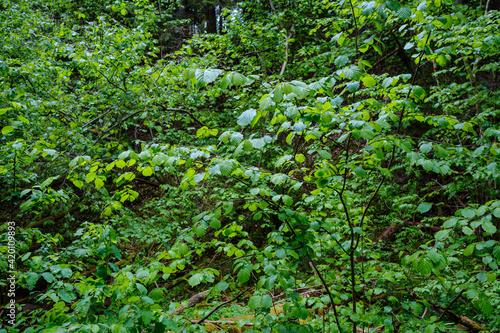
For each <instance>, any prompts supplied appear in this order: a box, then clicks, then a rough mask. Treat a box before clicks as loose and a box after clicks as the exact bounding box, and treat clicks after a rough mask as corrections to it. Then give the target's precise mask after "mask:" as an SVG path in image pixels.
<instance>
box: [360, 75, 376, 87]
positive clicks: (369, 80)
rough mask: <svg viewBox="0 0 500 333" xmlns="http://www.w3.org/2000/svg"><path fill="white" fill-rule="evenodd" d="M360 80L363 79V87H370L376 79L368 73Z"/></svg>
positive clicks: (374, 83)
mask: <svg viewBox="0 0 500 333" xmlns="http://www.w3.org/2000/svg"><path fill="white" fill-rule="evenodd" d="M362 81H363V84H364V85H365V87H367V88H371V87H373V86H375V85H376V84H377V81H375V79H374V78H373V77H371V76H370V75H368V76H365V77H364V78H363V79H362Z"/></svg>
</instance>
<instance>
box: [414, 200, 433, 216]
mask: <svg viewBox="0 0 500 333" xmlns="http://www.w3.org/2000/svg"><path fill="white" fill-rule="evenodd" d="M431 208H432V203H428V202H423V203H421V204H420V205H418V207H417V210H418V211H419V212H420V213H422V214H424V213H427V212H428V211H429V210H430V209H431Z"/></svg>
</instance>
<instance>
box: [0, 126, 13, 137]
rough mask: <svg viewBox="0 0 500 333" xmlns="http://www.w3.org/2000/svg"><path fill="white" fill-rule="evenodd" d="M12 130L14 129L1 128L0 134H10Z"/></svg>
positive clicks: (10, 127)
mask: <svg viewBox="0 0 500 333" xmlns="http://www.w3.org/2000/svg"><path fill="white" fill-rule="evenodd" d="M13 130H14V127H12V126H10V125H9V126H5V127H4V128H2V134H3V135H5V134H9V133H10V132H12V131H13Z"/></svg>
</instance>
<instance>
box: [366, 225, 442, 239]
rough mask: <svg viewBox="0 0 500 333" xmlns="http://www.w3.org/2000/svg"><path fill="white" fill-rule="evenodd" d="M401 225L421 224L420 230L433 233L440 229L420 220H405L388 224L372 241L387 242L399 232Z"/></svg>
mask: <svg viewBox="0 0 500 333" xmlns="http://www.w3.org/2000/svg"><path fill="white" fill-rule="evenodd" d="M403 226H422V230H429V231H431V232H433V233H435V232H438V231H440V230H441V228H440V227H437V226H434V225H427V224H425V223H422V222H413V221H406V222H405V223H403V224H401V223H392V224H391V225H390V226H388V227H387V228H386V229H385V230H384V231H383V232H382V233H381V234H380V235H379V236H378V237H377V238H375V240H374V243H378V242H380V241H382V240H383V241H384V242H388V241H390V240H392V239H393V238H394V236H395V235H396V234H397V233H399V232H400V231H401V229H402V227H403Z"/></svg>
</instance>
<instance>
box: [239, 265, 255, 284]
mask: <svg viewBox="0 0 500 333" xmlns="http://www.w3.org/2000/svg"><path fill="white" fill-rule="evenodd" d="M251 273H252V266H251V265H248V266H245V267H243V268H241V269H240V271H239V272H238V277H237V278H238V282H239V283H240V284H243V283H246V282H247V281H248V280H250V274H251Z"/></svg>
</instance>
